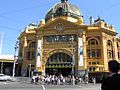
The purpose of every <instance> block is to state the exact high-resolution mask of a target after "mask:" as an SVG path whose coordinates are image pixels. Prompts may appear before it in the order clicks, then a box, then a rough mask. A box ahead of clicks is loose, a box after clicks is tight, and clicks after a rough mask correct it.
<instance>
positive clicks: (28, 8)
mask: <svg viewBox="0 0 120 90" xmlns="http://www.w3.org/2000/svg"><path fill="white" fill-rule="evenodd" d="M50 4H53V2H52V3H47V4H44V5H37V6H33V7H27V8H22V9H16V10H12V11H8V12H3V13H0V15H6V14H11V13H16V12H21V11H26V10H31V9H34V8H38V7H45V6H47V5H50Z"/></svg>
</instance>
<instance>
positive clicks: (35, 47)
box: [18, 0, 120, 78]
mask: <svg viewBox="0 0 120 90" xmlns="http://www.w3.org/2000/svg"><path fill="white" fill-rule="evenodd" d="M18 40H19V52H18V61H19V63H18V64H19V67H21V74H22V75H25V76H28V75H29V74H30V73H31V72H39V73H41V74H43V75H47V74H48V75H53V74H54V75H59V74H62V75H64V76H67V75H72V74H74V75H75V76H84V75H85V74H89V75H90V77H93V76H95V77H97V78H100V76H101V74H102V75H103V74H104V73H105V72H108V68H107V66H108V61H109V60H113V59H115V60H117V61H120V37H118V36H117V32H116V31H115V29H114V27H113V26H112V25H108V23H106V22H105V21H104V20H102V19H101V18H100V17H98V19H96V20H94V21H93V20H92V17H90V24H85V22H84V17H83V15H82V13H81V11H80V9H79V8H78V7H77V6H76V5H73V4H71V3H69V2H68V1H67V0H61V2H60V3H57V4H55V5H54V6H53V7H51V9H49V10H48V12H47V14H46V15H45V19H42V20H41V21H40V23H39V24H38V25H36V24H34V23H31V24H29V25H28V26H27V27H26V28H25V30H24V31H23V32H21V34H20V36H19V37H18Z"/></svg>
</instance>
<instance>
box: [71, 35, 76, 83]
mask: <svg viewBox="0 0 120 90" xmlns="http://www.w3.org/2000/svg"><path fill="white" fill-rule="evenodd" d="M71 39H72V84H73V85H75V77H74V74H75V73H74V66H75V56H74V45H73V44H74V42H73V41H74V37H73V36H72V38H71Z"/></svg>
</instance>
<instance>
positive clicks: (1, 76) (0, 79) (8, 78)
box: [0, 74, 12, 81]
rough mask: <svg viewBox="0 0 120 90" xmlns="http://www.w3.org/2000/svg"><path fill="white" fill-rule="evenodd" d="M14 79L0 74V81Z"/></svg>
mask: <svg viewBox="0 0 120 90" xmlns="http://www.w3.org/2000/svg"><path fill="white" fill-rule="evenodd" d="M11 80H12V77H11V76H8V75H5V74H0V81H11Z"/></svg>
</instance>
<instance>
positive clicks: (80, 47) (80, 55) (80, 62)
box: [78, 37, 84, 66]
mask: <svg viewBox="0 0 120 90" xmlns="http://www.w3.org/2000/svg"><path fill="white" fill-rule="evenodd" d="M78 65H79V66H83V65H84V62H83V41H82V38H80V37H79V38H78Z"/></svg>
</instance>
